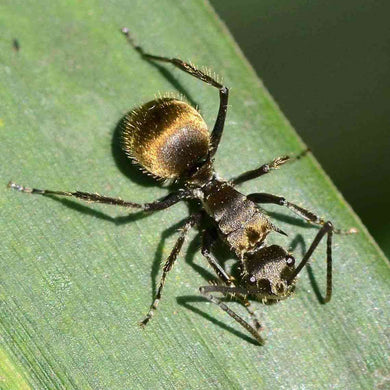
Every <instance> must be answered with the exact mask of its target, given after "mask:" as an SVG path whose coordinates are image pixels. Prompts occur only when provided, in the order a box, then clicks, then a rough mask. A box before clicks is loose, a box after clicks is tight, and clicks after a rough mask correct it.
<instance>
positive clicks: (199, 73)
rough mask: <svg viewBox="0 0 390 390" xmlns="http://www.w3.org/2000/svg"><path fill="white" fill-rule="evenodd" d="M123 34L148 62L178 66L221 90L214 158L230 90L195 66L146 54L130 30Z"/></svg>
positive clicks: (212, 153)
mask: <svg viewBox="0 0 390 390" xmlns="http://www.w3.org/2000/svg"><path fill="white" fill-rule="evenodd" d="M122 33H123V34H124V35H125V36H126V38H127V41H128V42H129V43H130V45H131V46H132V47H133V48H134V49H135V50H137V51H138V53H140V54H141V56H142V57H143V58H145V59H146V60H150V61H160V62H168V63H170V64H172V65H174V66H176V67H177V68H179V69H181V70H182V71H184V72H186V73H188V74H190V75H191V76H193V77H195V78H197V79H198V80H201V81H203V82H205V83H207V84H209V85H212V86H213V87H215V88H217V89H218V90H219V100H220V102H219V110H218V115H217V119H216V121H215V124H214V128H213V131H212V133H211V148H210V157H212V156H214V154H215V153H216V151H217V148H218V145H219V141H220V140H221V137H222V132H223V127H224V124H225V119H226V112H227V107H228V98H229V90H228V88H227V87H225V86H224V85H222V84H221V83H220V82H218V81H217V80H216V79H215V77H211V76H209V75H208V74H206V73H204V72H202V71H201V70H199V69H197V68H196V67H195V66H194V65H192V64H190V63H188V62H184V61H182V60H180V59H178V58H168V57H161V56H156V55H153V54H149V53H146V52H145V51H144V49H143V48H142V47H141V46H138V45H137V44H136V43H135V42H134V39H133V37H132V36H131V34H130V31H129V29H128V28H126V27H124V28H122Z"/></svg>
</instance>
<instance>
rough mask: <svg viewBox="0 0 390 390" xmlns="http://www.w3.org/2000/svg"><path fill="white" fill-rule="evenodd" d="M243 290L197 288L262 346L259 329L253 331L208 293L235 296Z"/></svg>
mask: <svg viewBox="0 0 390 390" xmlns="http://www.w3.org/2000/svg"><path fill="white" fill-rule="evenodd" d="M242 290H243V289H240V288H236V287H228V286H226V287H225V286H203V287H200V288H199V292H200V293H201V294H202V295H203V296H204V297H205V298H206V299H208V300H209V301H210V302H212V303H215V304H216V305H218V306H219V307H220V308H221V309H222V310H223V311H225V312H226V313H227V314H229V316H230V317H232V318H233V319H234V320H235V321H237V322H238V323H239V324H240V325H241V326H242V327H244V328H245V329H246V330H247V331H248V332H249V333H250V334H251V335H252V336H253V337H254V338H255V339H256V340H257V342H258V343H259V344H260V345H263V344H264V339H263V338H262V337H261V336H260V334H259V333H258V330H259V328H257V329H255V328H253V327H252V326H251V325H249V324H248V323H247V322H246V321H245V320H244V319H243V318H241V317H240V316H239V315H238V314H237V313H235V312H234V311H233V310H231V309H230V308H229V307H228V306H227V305H226V304H225V303H223V302H222V301H221V299H219V298H217V297H215V296H214V295H212V294H210V292H221V293H223V294H235V293H237V292H238V293H243V292H245V291H242Z"/></svg>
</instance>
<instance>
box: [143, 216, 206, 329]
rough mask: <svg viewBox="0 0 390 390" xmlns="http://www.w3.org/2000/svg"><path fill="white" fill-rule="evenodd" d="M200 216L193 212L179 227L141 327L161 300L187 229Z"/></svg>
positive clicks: (151, 315)
mask: <svg viewBox="0 0 390 390" xmlns="http://www.w3.org/2000/svg"><path fill="white" fill-rule="evenodd" d="M200 218H201V214H200V213H196V214H193V215H192V216H191V217H189V218H188V220H187V222H186V223H185V224H184V226H183V228H182V229H181V232H180V236H179V238H178V239H177V241H176V244H175V246H174V247H173V249H172V251H171V253H170V255H169V256H168V259H167V260H166V262H165V264H164V267H163V273H162V275H161V279H160V284H159V286H158V290H157V294H156V296H155V298H154V301H153V303H152V305H151V306H150V309H149V312H148V314H147V315H146V317H145V318H144V319H143V321H141V322H140V325H141V326H142V327H144V326H146V325H147V323H148V322H149V321H150V319H151V318H152V317H153V315H154V311H155V310H156V309H157V306H158V304H159V302H160V300H161V294H162V290H163V288H164V285H165V281H166V278H167V275H168V272H169V271H170V270H171V269H172V267H173V265H174V264H175V261H176V258H177V255H178V254H179V252H180V250H181V248H182V246H183V243H184V240H185V238H186V237H187V234H188V232H189V230H190V229H191V228H192V227H194V225H196V224H197V223H199V221H200Z"/></svg>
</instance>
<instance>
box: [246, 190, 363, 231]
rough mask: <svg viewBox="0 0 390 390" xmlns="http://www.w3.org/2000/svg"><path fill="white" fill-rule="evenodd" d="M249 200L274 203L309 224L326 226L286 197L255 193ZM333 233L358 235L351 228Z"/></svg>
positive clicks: (249, 196) (322, 221) (318, 218)
mask: <svg viewBox="0 0 390 390" xmlns="http://www.w3.org/2000/svg"><path fill="white" fill-rule="evenodd" d="M247 198H248V199H249V200H251V201H252V202H256V203H261V204H263V203H272V204H276V205H279V206H284V207H287V208H288V209H289V210H291V211H292V212H293V213H295V214H297V215H299V216H300V217H301V218H303V219H304V220H306V221H307V222H309V223H312V224H314V225H319V226H324V225H325V220H324V219H323V218H321V217H319V216H318V215H316V214H314V213H313V212H311V211H309V210H307V209H304V208H303V207H300V206H297V205H296V204H294V203H291V202H288V201H287V200H286V199H285V198H284V197H282V196H277V195H273V194H267V193H263V192H260V193H254V194H250V195H248V196H247ZM332 230H333V233H336V234H353V233H357V231H356V229H355V228H351V229H349V230H347V231H344V230H340V229H334V228H332Z"/></svg>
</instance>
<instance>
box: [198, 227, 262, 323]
mask: <svg viewBox="0 0 390 390" xmlns="http://www.w3.org/2000/svg"><path fill="white" fill-rule="evenodd" d="M215 233H216V232H215V229H208V230H205V231H204V233H203V243H202V255H203V256H204V257H205V258H206V260H207V261H208V263H209V265H210V266H211V268H212V269H213V270H214V272H215V273H216V275H217V276H218V277H219V279H221V280H222V281H223V282H224V283H225V284H226V285H227V286H232V287H234V281H233V278H232V277H231V276H230V275H229V274H228V273H227V272H226V271H225V270H224V269H223V268H222V267H221V265H220V264H219V263H218V261H217V259H216V258H215V257H214V255H213V254H212V253H211V247H212V245H213V243H214V242H215V241H216V236H215ZM233 298H234V299H237V300H238V301H239V302H240V303H241V304H242V305H243V306H244V307H245V309H246V310H247V312H248V313H249V315H250V316H251V319H252V321H253V323H254V325H255V327H256V329H257V330H259V329H261V324H260V322H259V320H258V319H257V317H256V314H255V312H254V311H253V310H252V308H251V303H250V302H249V300H248V298H247V297H246V296H245V295H243V294H235V295H234V297H233Z"/></svg>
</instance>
